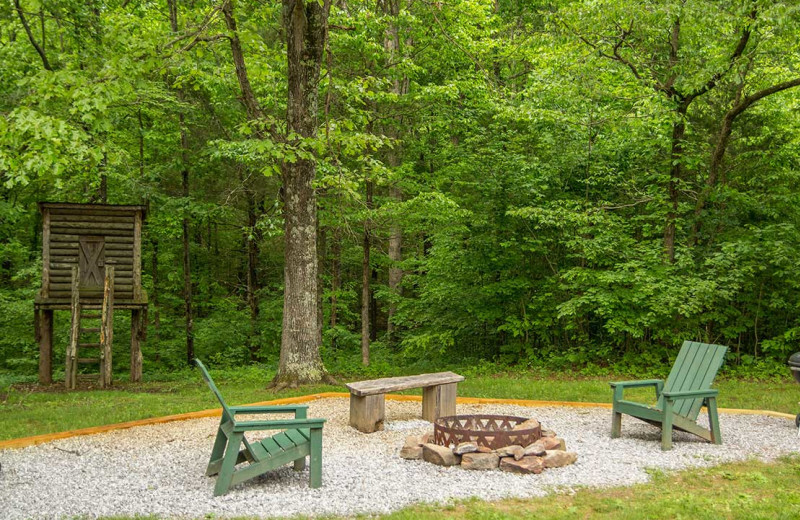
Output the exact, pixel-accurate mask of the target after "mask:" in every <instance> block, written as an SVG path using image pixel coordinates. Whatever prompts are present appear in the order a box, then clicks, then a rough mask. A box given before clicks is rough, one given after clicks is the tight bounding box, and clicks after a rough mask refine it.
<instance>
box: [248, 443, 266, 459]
mask: <svg viewBox="0 0 800 520" xmlns="http://www.w3.org/2000/svg"><path fill="white" fill-rule="evenodd" d="M250 451H251V453H252V454H253V458H254V459H255V461H256V462H261V461H262V460H266V459H268V458H269V452H267V450H266V449H264V445H263V444H261V443H260V442H255V443H253V444H250Z"/></svg>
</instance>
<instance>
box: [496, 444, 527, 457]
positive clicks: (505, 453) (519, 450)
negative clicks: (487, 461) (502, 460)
mask: <svg viewBox="0 0 800 520" xmlns="http://www.w3.org/2000/svg"><path fill="white" fill-rule="evenodd" d="M495 453H497V455H498V456H500V457H514V459H516V460H519V459H521V458H522V457H523V456H524V455H525V449H524V448H523V447H522V446H520V445H518V444H515V445H513V446H504V447H502V448H500V449H497V450H495Z"/></svg>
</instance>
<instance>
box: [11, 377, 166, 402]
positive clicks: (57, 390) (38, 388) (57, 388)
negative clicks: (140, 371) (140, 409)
mask: <svg viewBox="0 0 800 520" xmlns="http://www.w3.org/2000/svg"><path fill="white" fill-rule="evenodd" d="M10 388H11V389H12V390H14V391H17V392H23V393H35V394H63V393H67V392H95V391H98V390H109V391H114V390H117V391H124V392H131V393H137V394H163V393H166V392H170V391H172V390H174V386H172V387H171V386H169V385H167V384H163V383H146V384H142V383H131V382H119V383H114V384H113V385H112V386H111V387H110V388H101V387H100V385H98V384H97V383H95V382H93V381H78V382H77V384H76V385H75V389H74V390H67V389H66V388H65V387H64V383H63V382H60V381H59V382H55V383H51V384H49V385H40V384H38V383H15V384H13V385H11V387H10ZM6 398H8V394H5V395H3V394H0V401H3V400H5V399H6Z"/></svg>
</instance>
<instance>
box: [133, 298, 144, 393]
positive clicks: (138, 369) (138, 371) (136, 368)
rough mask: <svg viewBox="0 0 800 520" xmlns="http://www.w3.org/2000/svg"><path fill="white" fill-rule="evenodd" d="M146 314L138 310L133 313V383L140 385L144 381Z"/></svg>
mask: <svg viewBox="0 0 800 520" xmlns="http://www.w3.org/2000/svg"><path fill="white" fill-rule="evenodd" d="M143 315H144V313H143V312H142V311H140V310H138V309H133V310H132V311H131V382H133V383H138V382H139V381H141V380H142V347H141V343H140V340H141V339H142V328H143V327H144V320H143V319H142V317H143Z"/></svg>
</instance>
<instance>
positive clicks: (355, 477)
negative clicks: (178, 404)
mask: <svg viewBox="0 0 800 520" xmlns="http://www.w3.org/2000/svg"><path fill="white" fill-rule="evenodd" d="M309 404H310V410H309V417H325V418H327V419H328V422H327V423H326V425H325V429H324V431H323V471H322V474H323V476H322V479H323V486H322V488H320V489H309V487H308V471H307V470H306V471H304V472H300V473H295V472H294V471H292V470H291V469H290V467H289V466H287V467H286V468H283V469H280V470H276V471H273V472H270V473H268V474H266V475H264V476H262V477H259V478H256V479H253V480H250V481H249V482H245V483H242V484H239V485H238V486H235V487H234V488H232V489H231V490H230V491H229V492H228V494H227V495H225V496H222V497H219V498H214V497H213V494H212V492H213V487H214V479H212V478H208V477H205V475H204V471H205V466H206V464H207V457H208V456H209V454H210V452H211V446H212V444H213V440H214V435H215V433H216V427H217V420H216V419H198V420H191V421H178V422H173V423H168V424H164V425H155V426H143V427H139V428H132V429H129V430H119V431H116V432H110V433H105V434H99V435H91V436H84V437H74V438H71V439H64V440H59V441H54V442H51V443H48V444H42V445H39V446H32V447H29V448H24V449H19V450H5V451H0V462H1V463H2V471H0V516H2V518H3V519H4V520H16V519H29V518H63V517H75V516H78V517H83V516H85V517H89V518H94V517H97V516H107V515H123V514H124V515H137V514H138V515H148V514H152V515H159V516H163V517H167V518H195V517H204V516H206V515H209V514H211V515H215V517H231V516H245V515H246V516H253V515H258V516H263V517H270V516H290V515H295V514H315V515H324V514H340V515H350V514H356V513H385V512H389V511H393V510H396V509H400V508H402V507H405V506H408V505H411V504H414V503H418V502H447V501H448V500H451V499H454V498H467V497H473V496H474V497H479V498H482V499H485V500H496V499H501V498H505V497H533V496H542V495H545V494H547V493H548V492H552V491H553V490H554V489H557V490H562V491H569V490H570V489H571V488H574V487H576V486H593V487H602V486H619V485H630V484H634V483H638V482H645V481H647V480H648V473H647V469H648V468H661V469H664V470H677V469H682V468H687V467H693V466H709V465H714V464H719V463H721V462H725V461H733V460H740V459H745V458H748V457H758V458H760V459H764V460H769V459H773V458H775V457H777V456H779V455H782V454H785V453H788V452H793V451H798V449H800V440H798V437H797V432H796V430H795V428H794V424H793V422H792V421H788V420H786V419H777V418H771V417H764V416H757V415H728V414H720V422H721V429H722V435H723V440H724V442H725V444H723V445H722V446H715V445H712V444H709V443H706V442H704V441H702V440H699V439H697V438H696V437H693V436H690V435H687V434H683V433H680V432H679V433H676V434H675V437H674V442H673V446H674V447H673V449H672V451H669V452H662V451H661V450H660V448H659V439H660V431H659V430H658V429H656V428H654V427H652V426H649V425H647V424H645V423H643V422H640V421H637V420H635V419H632V418H629V417H626V418H624V419H623V429H622V432H623V437H622V438H620V439H610V438H609V427H610V416H611V412H610V410H607V409H602V408H525V407H520V406H511V405H459V408H458V412H459V413H498V414H508V415H518V416H523V417H535V418H537V419H539V421H540V422H541V423H542V425H543V426H544V427H545V428H548V429H552V430H555V431H556V432H557V433H558V434H559V435H560V436H561V437H563V438H564V439H565V440H566V443H567V448H568V449H569V450H570V451H575V452H577V453H578V461H577V462H576V463H575V464H574V465H572V466H568V467H565V468H559V469H549V470H545V472H544V473H542V474H541V475H525V476H523V475H513V474H508V473H504V472H500V471H491V472H471V471H467V470H462V469H460V468H458V467H453V468H442V467H438V466H434V465H431V464H428V463H425V462H422V461H406V460H402V459H400V458H399V457H398V456H397V454H398V452H399V449H400V447H401V446H402V444H403V439H404V438H405V436H406V435H410V434H421V433H424V432H426V431H428V430H429V429H431V426H430V424H429V423H426V422H425V421H422V420H420V419H419V413H420V409H421V405H420V403H418V402H397V401H387V402H386V417H387V423H386V430H385V431H383V432H377V433H373V434H369V435H367V434H362V433H359V432H357V431H355V430H353V429H352V428H350V427H349V426H347V418H348V411H349V408H348V401H347V399H321V400H318V401H314V402H312V403H309Z"/></svg>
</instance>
